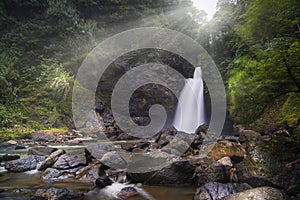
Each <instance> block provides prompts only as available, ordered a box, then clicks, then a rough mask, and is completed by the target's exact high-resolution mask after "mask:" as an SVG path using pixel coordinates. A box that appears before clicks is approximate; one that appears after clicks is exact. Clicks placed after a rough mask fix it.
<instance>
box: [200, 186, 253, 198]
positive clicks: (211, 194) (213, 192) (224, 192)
mask: <svg viewBox="0 0 300 200" xmlns="http://www.w3.org/2000/svg"><path fill="white" fill-rule="evenodd" d="M250 188H251V187H250V186H249V185H247V184H237V183H217V182H210V183H207V184H205V185H203V186H202V187H200V188H198V189H197V192H196V194H195V196H194V200H204V199H205V200H218V199H222V198H223V197H226V196H228V195H230V194H235V193H237V192H240V191H244V190H246V189H250Z"/></svg>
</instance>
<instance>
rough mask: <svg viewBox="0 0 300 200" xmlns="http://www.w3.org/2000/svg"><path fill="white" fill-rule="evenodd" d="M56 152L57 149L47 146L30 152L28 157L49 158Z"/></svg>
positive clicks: (31, 149)
mask: <svg viewBox="0 0 300 200" xmlns="http://www.w3.org/2000/svg"><path fill="white" fill-rule="evenodd" d="M56 150H57V148H52V147H47V146H36V147H32V148H30V149H29V150H28V155H37V156H49V155H50V154H51V153H53V152H54V151H56Z"/></svg>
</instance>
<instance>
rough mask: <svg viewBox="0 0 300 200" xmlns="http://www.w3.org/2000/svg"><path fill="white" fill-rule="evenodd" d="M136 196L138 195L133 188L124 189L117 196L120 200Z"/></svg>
mask: <svg viewBox="0 0 300 200" xmlns="http://www.w3.org/2000/svg"><path fill="white" fill-rule="evenodd" d="M137 195H139V193H138V191H137V189H135V188H134V187H125V188H123V189H122V190H121V191H120V192H119V193H118V194H117V196H118V197H120V198H121V199H128V198H131V197H134V196H137Z"/></svg>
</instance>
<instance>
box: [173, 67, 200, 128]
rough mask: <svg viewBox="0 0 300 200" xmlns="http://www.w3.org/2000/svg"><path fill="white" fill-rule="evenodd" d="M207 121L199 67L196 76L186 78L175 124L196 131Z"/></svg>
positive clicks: (195, 72)
mask: <svg viewBox="0 0 300 200" xmlns="http://www.w3.org/2000/svg"><path fill="white" fill-rule="evenodd" d="M205 122H206V119H205V107H204V87H203V80H202V71H201V68H200V67H197V68H195V71H194V77H193V78H189V79H186V82H185V86H184V88H183V90H182V91H181V94H180V97H179V100H178V105H177V109H176V113H175V118H174V122H173V125H174V127H175V128H176V129H177V130H179V131H183V132H186V133H195V131H196V129H197V128H198V127H199V126H200V125H202V124H205Z"/></svg>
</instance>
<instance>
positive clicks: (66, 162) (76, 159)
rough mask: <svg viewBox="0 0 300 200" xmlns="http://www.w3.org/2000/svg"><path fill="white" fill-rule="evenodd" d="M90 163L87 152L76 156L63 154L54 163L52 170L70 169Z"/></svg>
mask: <svg viewBox="0 0 300 200" xmlns="http://www.w3.org/2000/svg"><path fill="white" fill-rule="evenodd" d="M89 161H90V155H89V154H88V153H87V152H83V153H76V154H69V153H67V154H63V155H61V156H60V157H59V158H58V160H57V161H56V162H55V163H54V165H53V168H56V169H71V168H75V167H78V166H86V165H87V164H88V162H89Z"/></svg>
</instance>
